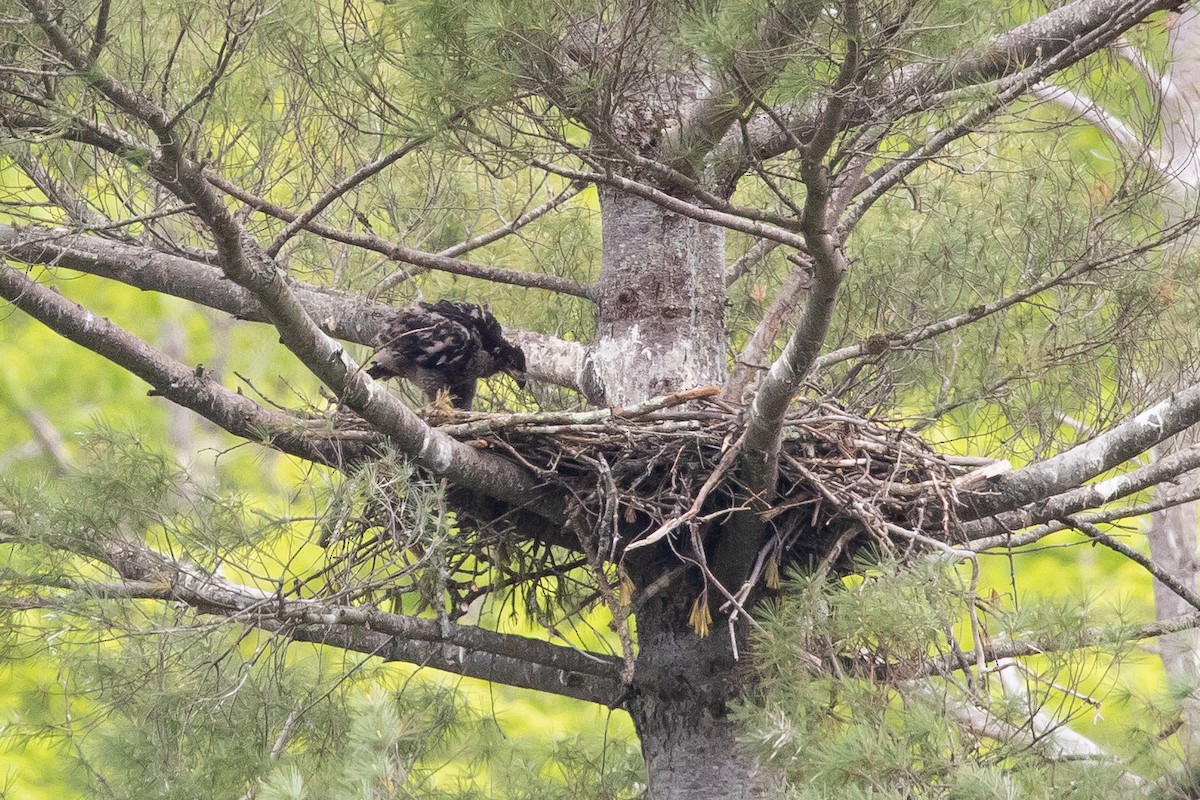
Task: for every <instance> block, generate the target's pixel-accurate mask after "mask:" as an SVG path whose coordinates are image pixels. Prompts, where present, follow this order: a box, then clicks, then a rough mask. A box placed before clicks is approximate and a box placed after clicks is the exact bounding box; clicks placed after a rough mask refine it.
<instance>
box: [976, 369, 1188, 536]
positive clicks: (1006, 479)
mask: <svg viewBox="0 0 1200 800" xmlns="http://www.w3.org/2000/svg"><path fill="white" fill-rule="evenodd" d="M1198 420H1200V383H1198V384H1192V385H1191V386H1188V387H1186V388H1185V389H1182V390H1180V391H1179V392H1177V393H1175V394H1174V395H1173V396H1171V397H1169V398H1167V399H1165V400H1161V401H1159V402H1158V403H1155V404H1154V405H1153V406H1151V407H1150V408H1148V409H1146V410H1145V411H1142V412H1141V413H1139V414H1137V415H1136V416H1134V417H1133V418H1132V419H1130V420H1128V421H1126V422H1123V423H1121V424H1120V425H1117V426H1116V427H1113V428H1111V429H1109V430H1108V431H1105V432H1104V433H1102V434H1100V435H1099V436H1096V437H1095V438H1093V439H1091V440H1089V441H1087V442H1084V443H1083V444H1080V445H1077V446H1075V447H1072V448H1070V449H1069V450H1066V451H1065V452H1063V453H1060V454H1058V455H1056V456H1053V457H1051V458H1048V459H1045V460H1044V461H1039V462H1037V463H1034V464H1031V465H1029V466H1027V467H1023V468H1021V469H1017V470H1013V471H1011V472H1006V473H1003V474H1000V475H997V476H994V477H993V478H990V479H989V480H988V485H987V486H986V487H985V488H983V489H981V490H978V491H975V492H971V493H966V492H960V493H959V502H960V503H961V508H960V511H959V513H960V516H961V518H962V519H963V520H965V521H968V523H971V522H972V521H976V520H978V521H977V522H974V523H973V524H968V525H966V526H964V528H965V529H966V530H967V532H968V535H970V536H971V537H972V538H977V537H982V536H989V535H992V534H995V533H1001V532H1003V531H1004V530H1017V529H1019V528H1024V527H1028V526H1029V525H1034V524H1037V523H1040V522H1045V521H1046V520H1048V519H1056V518H1059V517H1062V516H1065V515H1067V514H1071V513H1074V512H1075V511H1078V510H1081V509H1084V508H1094V507H1096V506H1099V505H1103V504H1104V503H1107V502H1109V501H1111V500H1114V499H1116V498H1118V497H1124V496H1125V495H1128V494H1130V493H1131V492H1135V491H1139V490H1140V489H1142V488H1145V487H1146V486H1151V485H1153V484H1154V483H1157V482H1159V481H1162V480H1166V479H1167V478H1170V477H1172V476H1174V475H1178V474H1180V473H1182V472H1184V471H1186V470H1188V469H1192V468H1194V467H1196V466H1198V465H1200V447H1192V448H1188V449H1186V450H1183V451H1180V452H1179V453H1175V454H1173V455H1171V456H1167V457H1166V458H1162V459H1159V460H1158V461H1156V462H1155V463H1154V464H1151V465H1150V466H1147V467H1142V468H1140V469H1137V470H1134V471H1133V472H1128V473H1125V474H1123V475H1118V476H1116V477H1113V478H1108V479H1107V480H1104V481H1101V482H1100V483H1096V484H1091V485H1087V486H1083V485H1082V484H1083V483H1084V481H1087V480H1090V479H1092V478H1094V477H1096V476H1097V475H1100V474H1102V473H1104V472H1107V471H1108V470H1111V469H1115V468H1116V467H1118V466H1120V465H1121V464H1123V463H1125V462H1126V461H1128V460H1130V459H1132V458H1135V457H1136V456H1139V455H1141V454H1142V453H1144V452H1146V451H1147V450H1149V449H1150V448H1151V447H1153V446H1154V445H1156V444H1158V443H1159V442H1161V441H1163V440H1165V439H1168V438H1170V437H1171V436H1174V435H1175V434H1176V433H1179V432H1180V431H1182V430H1184V429H1185V428H1188V427H1190V426H1191V425H1193V424H1195V423H1196V422H1197V421H1198ZM1045 498H1049V499H1048V500H1047V499H1045ZM1039 501H1042V502H1039ZM1018 509H1020V510H1018ZM1005 512H1009V513H1008V514H1007V515H1004V514H1005ZM997 515H1004V516H997ZM986 517H995V519H991V520H987V519H984V518H986Z"/></svg>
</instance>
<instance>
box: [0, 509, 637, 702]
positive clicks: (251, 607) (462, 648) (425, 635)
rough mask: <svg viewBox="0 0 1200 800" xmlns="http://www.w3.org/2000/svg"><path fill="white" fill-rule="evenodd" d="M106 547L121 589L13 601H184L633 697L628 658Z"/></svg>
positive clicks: (596, 695)
mask: <svg viewBox="0 0 1200 800" xmlns="http://www.w3.org/2000/svg"><path fill="white" fill-rule="evenodd" d="M12 519H14V516H13V515H12V512H7V513H5V514H3V515H0V531H2V530H3V528H4V527H5V524H6V523H11V521H12ZM64 546H69V545H64ZM96 548H98V549H95V550H92V549H90V548H89V549H88V551H87V552H80V553H79V554H80V555H84V556H85V557H88V558H98V559H99V560H101V561H103V562H104V563H106V564H108V565H109V566H110V567H112V568H113V569H114V570H116V572H117V574H118V575H119V576H120V578H121V579H122V581H121V583H118V584H102V583H91V582H83V583H79V584H77V585H76V586H74V587H73V591H72V592H70V593H68V594H65V595H64V594H56V595H54V596H51V597H46V598H41V597H33V598H14V599H13V600H12V601H10V604H15V605H18V606H21V607H27V608H36V607H45V606H51V607H55V608H59V609H64V610H70V607H71V606H70V602H69V601H70V600H71V599H72V595H75V596H83V597H91V598H106V599H116V600H136V599H150V600H161V601H168V602H178V603H184V604H186V605H187V606H189V607H191V608H194V609H196V610H197V611H198V612H199V613H201V614H206V615H215V616H219V617H223V618H225V619H228V620H229V621H230V622H234V623H238V624H242V625H248V626H250V627H254V628H259V629H262V630H266V631H271V632H275V633H279V634H281V635H283V636H286V637H288V638H290V639H293V640H296V641H307V642H315V643H318V644H324V645H328V646H333V647H339V648H342V649H345V650H352V651H355V652H360V653H366V654H368V655H375V656H380V657H381V658H383V659H385V660H388V661H404V662H408V663H412V664H418V665H421V666H432V667H435V668H437V669H442V670H445V671H447V672H452V673H454V674H457V675H466V676H469V677H477V678H483V679H485V680H493V681H498V682H500V683H505V684H509V685H512V686H518V687H522V688H529V689H537V690H539V691H544V692H549V693H552V694H558V695H563V696H566V697H575V698H578V699H582V700H588V701H591V702H595V703H601V704H603V705H608V706H610V707H616V706H617V705H618V704H619V702H620V700H621V698H622V695H623V689H622V686H621V683H620V680H619V674H620V673H619V670H620V661H619V660H618V659H615V658H614V657H612V656H609V655H603V654H600V653H591V652H588V651H585V650H578V649H575V648H571V647H562V646H560V645H555V644H551V643H550V642H543V641H538V640H536V639H529V638H526V637H524V636H519V635H515V634H504V633H497V632H495V631H489V630H484V629H483V628H476V627H470V626H462V625H456V624H453V623H449V622H447V621H445V620H438V619H422V618H419V617H413V616H408V615H405V614H390V613H387V612H384V611H380V610H379V609H378V608H375V607H373V606H339V605H330V604H328V603H323V602H321V601H318V600H307V599H295V598H286V597H283V596H282V595H281V594H279V593H272V592H264V591H262V590H261V589H256V588H253V587H250V586H245V585H242V584H237V583H233V582H231V581H228V580H226V579H224V578H221V577H219V576H217V575H214V574H212V573H209V572H206V571H204V570H201V569H200V568H199V567H197V566H196V565H195V564H191V563H188V562H185V561H180V560H178V559H175V558H173V557H172V556H169V555H166V554H164V553H162V552H159V551H156V550H153V549H151V548H150V547H149V546H147V545H146V544H144V543H143V542H141V541H140V540H135V539H132V538H129V537H117V538H113V539H108V540H105V541H103V542H101V543H99V544H98V545H96ZM72 552H75V551H72Z"/></svg>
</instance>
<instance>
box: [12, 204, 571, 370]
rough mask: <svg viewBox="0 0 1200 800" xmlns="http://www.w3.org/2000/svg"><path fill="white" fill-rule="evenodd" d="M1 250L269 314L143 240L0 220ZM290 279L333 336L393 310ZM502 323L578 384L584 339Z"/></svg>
mask: <svg viewBox="0 0 1200 800" xmlns="http://www.w3.org/2000/svg"><path fill="white" fill-rule="evenodd" d="M0 253H4V254H5V255H6V256H7V257H9V258H12V259H14V260H16V261H21V262H24V263H26V264H41V265H45V266H48V267H65V268H68V269H73V270H76V271H79V272H85V273H87V274H89V275H96V276H98V277H101V278H108V279H110V280H115V281H119V282H121V283H124V284H127V285H129V286H134V287H136V288H138V289H142V290H144V291H150V292H159V293H162V294H169V295H171V296H173V297H180V298H183V299H185V300H190V301H191V302H193V303H198V304H200V305H203V306H206V307H208V308H214V309H217V310H219V311H224V312H225V313H227V314H232V315H233V316H235V317H237V318H238V319H244V320H250V321H253V322H269V321H270V318H269V317H268V315H267V312H266V309H265V308H263V305H262V303H260V302H259V301H258V299H257V298H255V297H254V295H252V294H251V293H250V292H248V291H247V290H246V289H243V288H242V287H241V286H238V285H237V284H236V283H233V282H231V281H230V280H228V279H227V278H226V277H225V276H224V274H223V273H222V272H221V271H220V270H219V269H217V268H216V267H213V266H211V265H209V264H206V263H203V262H200V261H195V260H193V259H190V258H185V257H183V256H177V255H172V254H169V253H162V252H159V251H157V250H154V249H151V248H148V247H143V246H140V245H136V244H131V243H124V242H116V241H113V240H111V239H104V238H100V237H97V236H85V235H83V234H78V233H72V232H69V231H65V230H62V229H59V228H39V227H21V228H13V227H10V226H7V225H2V224H0ZM287 280H288V283H289V285H290V286H291V288H292V292H293V293H294V294H295V296H296V299H297V301H298V302H299V303H300V304H301V305H303V306H304V309H305V311H306V312H307V313H308V315H309V316H310V317H311V318H312V319H313V320H314V321H316V322H317V324H318V325H319V326H320V327H321V330H323V331H324V332H325V333H328V334H329V335H330V336H335V337H337V338H338V339H343V340H345V341H348V342H355V343H357V344H362V345H367V346H372V345H374V343H375V341H376V340H377V337H378V336H379V334H380V333H381V332H382V331H383V328H384V326H385V325H386V324H387V321H388V319H390V318H391V316H392V315H393V314H394V313H395V309H394V308H393V307H392V306H389V305H385V304H383V303H377V302H374V301H372V300H368V299H366V298H364V297H361V296H359V295H354V294H346V293H343V292H338V291H335V290H332V289H325V288H317V287H313V286H310V285H307V284H304V283H301V282H300V281H296V280H293V279H290V278H289V279H287ZM505 331H506V333H508V334H509V335H511V336H513V338H514V339H516V340H517V341H518V342H519V343H520V344H521V346H522V347H524V348H526V353H527V355H528V356H529V376H530V377H531V378H533V379H535V380H541V381H546V382H549V383H554V384H556V385H559V386H567V387H570V388H578V386H579V374H580V370H581V369H582V366H583V346H582V345H580V344H579V343H577V342H568V341H565V340H562V339H558V338H557V337H554V336H549V335H547V334H543V333H536V332H533V331H519V330H515V329H511V328H508V327H507V326H506V328H505Z"/></svg>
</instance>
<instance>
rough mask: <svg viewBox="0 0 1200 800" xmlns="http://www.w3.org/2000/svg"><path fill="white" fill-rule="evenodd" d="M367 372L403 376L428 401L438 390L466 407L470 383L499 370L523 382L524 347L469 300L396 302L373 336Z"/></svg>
mask: <svg viewBox="0 0 1200 800" xmlns="http://www.w3.org/2000/svg"><path fill="white" fill-rule="evenodd" d="M376 344H377V347H378V351H377V352H376V354H375V363H374V364H373V365H372V366H371V367H369V368H368V369H367V374H368V375H370V376H371V377H372V378H407V379H408V380H410V381H412V382H413V383H415V384H416V385H417V387H418V388H420V389H421V391H423V392H424V393H425V396H426V397H428V398H429V399H430V400H431V401H432V400H436V399H437V396H438V394H439V393H440V392H446V393H447V394H449V396H450V404H451V405H452V406H454V407H455V408H461V409H469V408H471V404H472V403H473V402H474V400H475V384H476V382H477V381H478V380H479V379H480V378H487V377H489V376H491V375H495V374H496V373H497V372H503V373H505V374H507V375H511V376H512V377H513V378H515V379H516V381H517V385H518V386H520V387H521V388H522V389H524V388H525V352H524V351H523V350H521V348H520V347H517V346H516V345H514V344H511V343H509V342H508V340H506V339H505V338H504V334H503V331H502V330H501V328H500V323H499V322H497V321H496V318H495V317H493V316H492V315H491V313H490V312H488V311H486V310H484V309H483V308H481V307H479V306H477V305H475V304H473V303H455V302H452V301H450V300H439V301H437V302H436V303H417V304H416V305H415V306H410V307H409V308H402V309H400V310H399V311H398V312H396V316H395V317H393V318H392V320H391V321H390V322H389V323H388V324H387V327H386V328H385V329H384V331H383V334H382V335H381V336H380V337H379V339H378V341H377V343H376Z"/></svg>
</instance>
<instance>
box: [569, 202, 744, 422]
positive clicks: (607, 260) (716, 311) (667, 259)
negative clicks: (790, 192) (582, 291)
mask: <svg viewBox="0 0 1200 800" xmlns="http://www.w3.org/2000/svg"><path fill="white" fill-rule="evenodd" d="M600 209H601V221H602V229H603V237H604V238H603V254H602V258H603V267H602V270H601V273H600V282H599V287H598V289H599V291H598V295H597V298H596V302H597V305H598V312H597V316H596V339H595V344H594V345H593V347H592V350H591V355H590V358H589V359H588V363H587V367H586V370H585V379H584V385H585V390H586V391H587V394H588V398H589V399H590V400H591V401H592V402H593V403H595V404H596V405H607V406H614V405H625V404H628V403H636V402H638V401H639V400H645V399H646V398H649V397H655V396H658V395H662V394H667V393H669V392H673V391H677V390H679V389H690V388H694V387H696V386H709V385H712V384H717V383H721V382H722V381H723V380H724V378H725V372H726V370H725V350H726V347H725V343H726V336H725V236H724V232H723V230H722V229H721V228H718V227H715V226H713V225H706V224H704V223H700V222H696V221H695V220H692V219H688V218H687V217H682V216H679V215H678V214H672V213H670V212H668V211H665V210H663V209H662V208H660V207H659V206H656V205H654V204H653V203H650V202H648V201H646V200H642V199H640V198H637V197H631V196H630V195H625V194H620V193H618V192H616V191H614V190H611V189H603V188H602V189H601V190H600Z"/></svg>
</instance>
